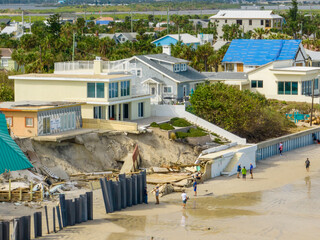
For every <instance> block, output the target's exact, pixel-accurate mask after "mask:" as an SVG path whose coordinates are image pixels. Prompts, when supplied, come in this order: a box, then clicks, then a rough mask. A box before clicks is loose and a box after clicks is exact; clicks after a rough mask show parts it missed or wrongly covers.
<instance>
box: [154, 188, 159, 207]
mask: <svg viewBox="0 0 320 240" xmlns="http://www.w3.org/2000/svg"><path fill="white" fill-rule="evenodd" d="M153 191H154V192H155V196H156V204H159V203H160V202H159V186H156V188H155V189H153Z"/></svg>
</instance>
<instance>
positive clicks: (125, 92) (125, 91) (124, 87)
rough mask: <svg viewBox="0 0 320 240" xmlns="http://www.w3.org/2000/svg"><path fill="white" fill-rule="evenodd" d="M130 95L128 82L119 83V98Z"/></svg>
mask: <svg viewBox="0 0 320 240" xmlns="http://www.w3.org/2000/svg"><path fill="white" fill-rule="evenodd" d="M129 95H130V81H123V82H121V97H124V96H129Z"/></svg>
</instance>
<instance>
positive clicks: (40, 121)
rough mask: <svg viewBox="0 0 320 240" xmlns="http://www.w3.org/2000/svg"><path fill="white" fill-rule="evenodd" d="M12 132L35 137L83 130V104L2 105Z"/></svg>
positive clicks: (30, 102)
mask: <svg viewBox="0 0 320 240" xmlns="http://www.w3.org/2000/svg"><path fill="white" fill-rule="evenodd" d="M0 111H1V112H2V113H3V114H4V115H5V118H6V121H7V125H8V128H9V129H10V132H11V133H12V134H13V135H14V136H17V137H35V136H43V135H49V134H53V133H60V132H64V131H69V130H74V129H78V128H81V125H82V119H81V103H73V102H43V101H19V102H3V103H0Z"/></svg>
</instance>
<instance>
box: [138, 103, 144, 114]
mask: <svg viewBox="0 0 320 240" xmlns="http://www.w3.org/2000/svg"><path fill="white" fill-rule="evenodd" d="M143 114H144V113H143V102H140V103H138V117H143Z"/></svg>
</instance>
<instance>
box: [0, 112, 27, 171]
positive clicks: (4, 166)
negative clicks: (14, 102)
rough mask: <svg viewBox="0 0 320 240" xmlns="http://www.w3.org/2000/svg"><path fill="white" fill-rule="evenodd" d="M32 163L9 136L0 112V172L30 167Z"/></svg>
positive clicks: (3, 116)
mask: <svg viewBox="0 0 320 240" xmlns="http://www.w3.org/2000/svg"><path fill="white" fill-rule="evenodd" d="M32 167H33V166H32V164H31V163H30V162H29V160H28V158H27V157H26V156H25V155H24V153H23V152H22V151H21V149H20V148H19V146H18V145H17V144H16V143H15V141H13V139H12V138H11V137H10V135H9V133H8V129H7V121H6V118H5V115H4V114H0V174H2V173H4V172H5V171H17V170H22V169H27V168H32Z"/></svg>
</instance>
